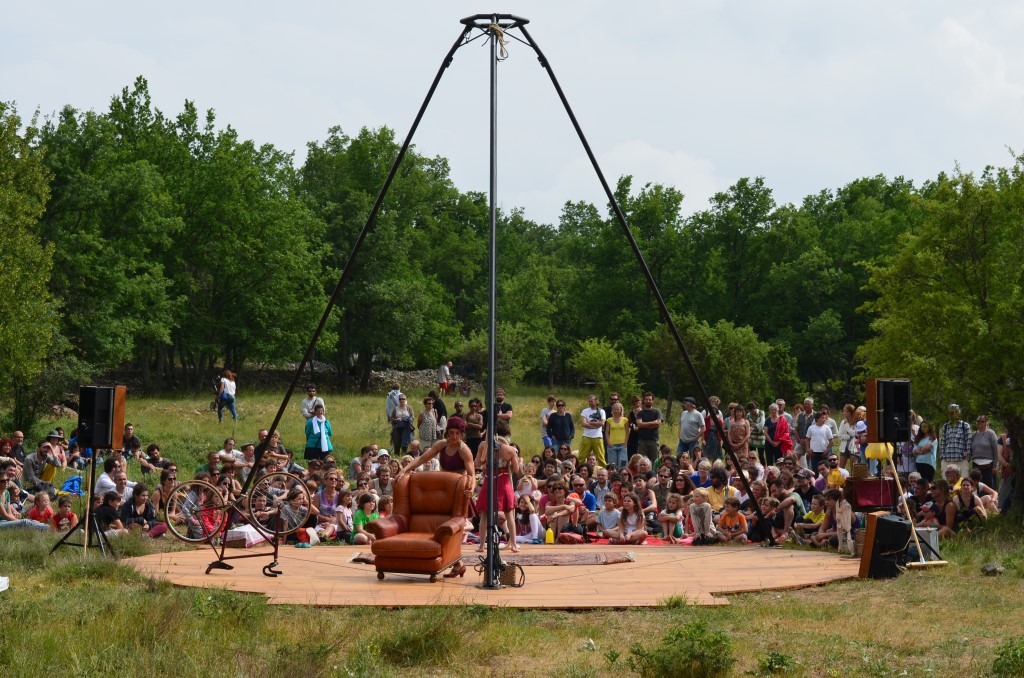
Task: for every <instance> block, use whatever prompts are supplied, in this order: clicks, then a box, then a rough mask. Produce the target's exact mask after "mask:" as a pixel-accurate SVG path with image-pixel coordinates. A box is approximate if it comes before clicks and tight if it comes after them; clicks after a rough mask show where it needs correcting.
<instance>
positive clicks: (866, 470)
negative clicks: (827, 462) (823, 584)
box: [853, 464, 871, 480]
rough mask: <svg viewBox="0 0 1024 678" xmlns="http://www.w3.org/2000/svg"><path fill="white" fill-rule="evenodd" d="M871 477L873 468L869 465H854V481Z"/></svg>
mask: <svg viewBox="0 0 1024 678" xmlns="http://www.w3.org/2000/svg"><path fill="white" fill-rule="evenodd" d="M870 475H871V467H869V466H868V465H867V464H854V465H853V479H854V480H866V479H867V478H868V477H869V476H870Z"/></svg>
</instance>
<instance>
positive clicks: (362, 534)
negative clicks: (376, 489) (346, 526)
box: [352, 492, 380, 544]
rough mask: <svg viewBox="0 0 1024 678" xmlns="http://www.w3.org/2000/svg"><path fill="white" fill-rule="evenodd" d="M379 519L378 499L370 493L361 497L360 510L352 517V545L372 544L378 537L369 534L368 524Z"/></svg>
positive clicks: (365, 493)
mask: <svg viewBox="0 0 1024 678" xmlns="http://www.w3.org/2000/svg"><path fill="white" fill-rule="evenodd" d="M378 518H380V514H379V513H377V498H376V497H375V496H374V495H373V494H371V493H369V492H364V493H363V494H361V495H359V508H358V509H356V512H355V513H354V514H353V515H352V527H353V531H352V543H353V544H372V543H373V542H374V541H375V540H376V537H374V536H373V534H372V533H370V532H367V531H366V529H365V527H366V524H367V523H368V522H370V521H371V520H377V519H378Z"/></svg>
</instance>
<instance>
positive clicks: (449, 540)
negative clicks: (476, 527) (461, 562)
mask: <svg viewBox="0 0 1024 678" xmlns="http://www.w3.org/2000/svg"><path fill="white" fill-rule="evenodd" d="M471 482H472V481H471V479H470V478H469V477H468V476H466V475H462V474H459V473H447V472H444V471H438V472H434V471H424V472H420V473H409V474H406V475H404V476H402V477H401V478H399V479H398V480H397V481H395V484H394V499H395V506H394V509H395V510H394V512H393V513H392V514H391V515H389V516H388V517H386V518H380V519H378V520H374V521H372V522H370V523H367V525H366V530H367V531H368V532H370V533H371V534H373V535H374V536H375V537H376V538H377V539H376V541H374V542H373V545H372V546H371V547H370V548H371V550H372V551H373V555H374V564H375V565H376V567H377V579H383V578H384V573H385V572H402V573H405V574H429V575H430V581H432V582H434V581H437V575H438V574H439V573H440V572H443V571H444V569H445V568H446V567H448V566H449V565H451V564H452V563H454V562H455V561H456V560H458V559H459V558H460V557H461V556H462V533H463V530H464V529H465V525H466V513H467V512H468V509H469V496H468V493H467V490H469V489H471V487H472V485H471Z"/></svg>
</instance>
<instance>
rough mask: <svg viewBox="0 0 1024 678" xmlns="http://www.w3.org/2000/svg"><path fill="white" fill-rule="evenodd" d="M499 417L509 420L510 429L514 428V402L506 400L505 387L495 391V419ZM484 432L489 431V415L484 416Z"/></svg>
mask: <svg viewBox="0 0 1024 678" xmlns="http://www.w3.org/2000/svg"><path fill="white" fill-rule="evenodd" d="M485 414H486V413H485ZM499 419H504V420H505V421H507V422H508V426H509V430H510V431H511V430H512V404H511V403H508V402H505V389H503V388H499V389H497V390H495V391H494V421H498V420H499ZM484 433H485V434H486V433H487V416H484Z"/></svg>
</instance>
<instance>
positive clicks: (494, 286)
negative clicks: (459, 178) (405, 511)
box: [480, 15, 500, 589]
mask: <svg viewBox="0 0 1024 678" xmlns="http://www.w3.org/2000/svg"><path fill="white" fill-rule="evenodd" d="M493 23H494V24H495V25H496V24H497V23H498V17H497V15H495V16H494V22H493ZM490 188H491V196H490V199H491V205H490V223H489V226H490V250H491V251H490V257H488V258H489V259H490V271H489V280H488V293H489V300H490V308H489V309H488V315H489V317H488V327H487V397H488V403H490V404H489V405H488V407H487V534H481V535H480V538H481V539H485V540H486V541H487V562H486V563H485V570H486V572H485V573H484V586H483V587H484V588H486V589H496V588H500V585H499V583H498V582H497V581H495V578H494V571H495V569H496V568H495V564H496V562H497V558H498V554H497V553H496V548H497V546H498V545H497V544H496V543H495V541H496V540H494V539H492V538H491V535H492V534H494V533H495V531H496V530H497V527H498V526H497V524H496V521H495V518H496V516H495V515H494V486H495V482H494V453H495V449H496V448H495V444H494V442H495V441H494V439H495V432H494V423H495V422H496V421H497V416H496V413H495V411H494V405H495V400H496V396H495V386H494V384H495V380H494V372H495V368H496V365H497V360H496V359H495V340H494V337H495V333H496V331H497V320H496V319H497V313H496V302H497V290H498V278H497V272H498V239H497V215H498V33H497V30H495V29H494V28H491V187H490Z"/></svg>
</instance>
